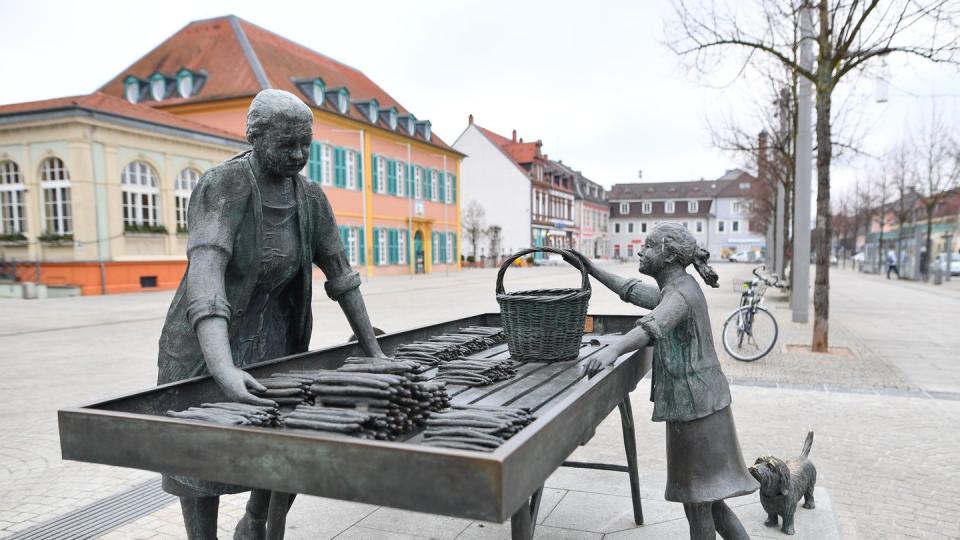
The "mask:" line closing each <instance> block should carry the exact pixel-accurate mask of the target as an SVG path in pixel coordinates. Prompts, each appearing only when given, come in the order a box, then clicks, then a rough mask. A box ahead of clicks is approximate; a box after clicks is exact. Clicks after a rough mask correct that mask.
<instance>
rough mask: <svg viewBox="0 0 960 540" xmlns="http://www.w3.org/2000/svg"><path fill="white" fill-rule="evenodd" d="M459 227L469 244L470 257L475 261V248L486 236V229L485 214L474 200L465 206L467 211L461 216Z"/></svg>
mask: <svg viewBox="0 0 960 540" xmlns="http://www.w3.org/2000/svg"><path fill="white" fill-rule="evenodd" d="M460 226H461V228H462V229H463V236H464V237H466V240H467V243H468V244H470V250H471V251H470V256H471V257H473V258H474V260H476V258H477V246H478V245H479V244H480V240H482V239H483V236H484V235H485V234H486V229H487V222H486V212H484V210H483V206H481V205H480V203H479V202H477V200H476V199H474V200H472V201H470V204H468V205H467V211H466V212H464V214H463V218H462V219H461V221H460Z"/></svg>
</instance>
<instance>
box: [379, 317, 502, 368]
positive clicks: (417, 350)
mask: <svg viewBox="0 0 960 540" xmlns="http://www.w3.org/2000/svg"><path fill="white" fill-rule="evenodd" d="M506 339H507V338H506V335H505V334H504V333H503V328H497V327H490V326H468V327H466V328H461V329H460V330H458V331H457V332H453V333H449V334H441V335H439V336H433V337H431V338H430V339H428V340H427V341H415V342H413V343H407V344H405V345H400V346H399V347H397V351H396V357H397V360H408V361H412V362H416V363H417V364H419V365H420V371H421V372H423V371H426V370H428V369H430V368H433V367H436V366H438V365H440V364H441V363H443V362H449V361H451V360H456V359H457V358H460V357H461V356H468V355H471V354H473V353H476V352H480V351H484V350H486V349H489V348H490V347H493V346H494V345H498V344H500V343H505V342H506Z"/></svg>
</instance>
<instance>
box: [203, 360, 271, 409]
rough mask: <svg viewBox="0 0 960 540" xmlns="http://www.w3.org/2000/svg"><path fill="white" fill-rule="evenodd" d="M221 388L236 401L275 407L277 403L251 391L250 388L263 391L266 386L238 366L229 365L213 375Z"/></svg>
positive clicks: (228, 396) (229, 397) (228, 397)
mask: <svg viewBox="0 0 960 540" xmlns="http://www.w3.org/2000/svg"><path fill="white" fill-rule="evenodd" d="M213 378H214V380H215V381H217V384H218V385H220V389H221V390H223V393H224V394H226V396H227V399H228V400H230V401H233V402H236V403H249V404H251V405H265V406H267V407H275V406H276V405H277V404H276V403H275V402H273V401H271V400H269V399H266V398H262V397H257V396H255V395H253V394H251V393H250V390H249V389H251V388H252V389H253V390H257V391H259V392H263V391H265V390H266V387H265V386H263V385H262V384H260V383H259V382H257V379H255V378H254V377H253V375H250V374H249V373H247V372H246V371H244V370H242V369H240V368H238V367H233V366H231V367H229V368H226V369H224V370H223V371H219V372H218V373H215V374H214V375H213Z"/></svg>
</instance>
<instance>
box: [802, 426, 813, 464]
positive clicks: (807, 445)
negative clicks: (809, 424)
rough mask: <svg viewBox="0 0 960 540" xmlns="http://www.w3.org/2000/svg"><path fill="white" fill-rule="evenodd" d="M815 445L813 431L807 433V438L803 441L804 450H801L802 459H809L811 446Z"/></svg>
mask: <svg viewBox="0 0 960 540" xmlns="http://www.w3.org/2000/svg"><path fill="white" fill-rule="evenodd" d="M812 447H813V431H809V432H808V433H807V440H805V441H803V450H801V451H800V459H807V456H809V455H810V448H812Z"/></svg>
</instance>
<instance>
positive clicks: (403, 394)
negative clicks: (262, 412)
mask: <svg viewBox="0 0 960 540" xmlns="http://www.w3.org/2000/svg"><path fill="white" fill-rule="evenodd" d="M418 368H419V366H418V364H416V363H415V362H394V361H390V360H384V359H382V358H348V359H347V361H346V363H345V364H344V365H343V366H342V367H340V368H339V369H337V370H336V371H330V370H316V371H294V372H290V373H286V374H283V375H275V376H277V377H280V376H284V377H294V378H298V379H300V380H305V381H308V382H309V384H308V386H307V391H306V395H307V398H308V399H310V400H312V401H313V403H314V404H315V405H316V406H318V407H322V408H326V409H330V408H340V409H346V410H350V409H355V410H359V411H360V412H364V413H375V414H376V415H378V417H379V418H381V419H382V420H384V422H383V425H376V426H372V427H371V426H368V427H366V428H365V429H368V430H372V429H374V428H376V429H375V432H374V433H372V434H371V433H369V432H365V433H364V435H365V436H371V435H372V436H374V437H375V438H379V439H388V440H395V439H396V438H397V437H398V436H399V435H401V434H403V433H405V432H407V431H410V430H412V429H415V428H417V427H419V426H422V425H423V423H424V422H425V421H426V420H427V418H428V417H429V415H430V413H431V412H432V411H439V410H441V409H443V408H445V407H447V406H448V405H449V397H448V396H447V392H446V384H444V383H437V382H428V381H427V379H426V377H424V376H423V375H420V374H418V373H417V372H418V371H419V369H418ZM298 409H299V407H298ZM381 432H382V433H381Z"/></svg>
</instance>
